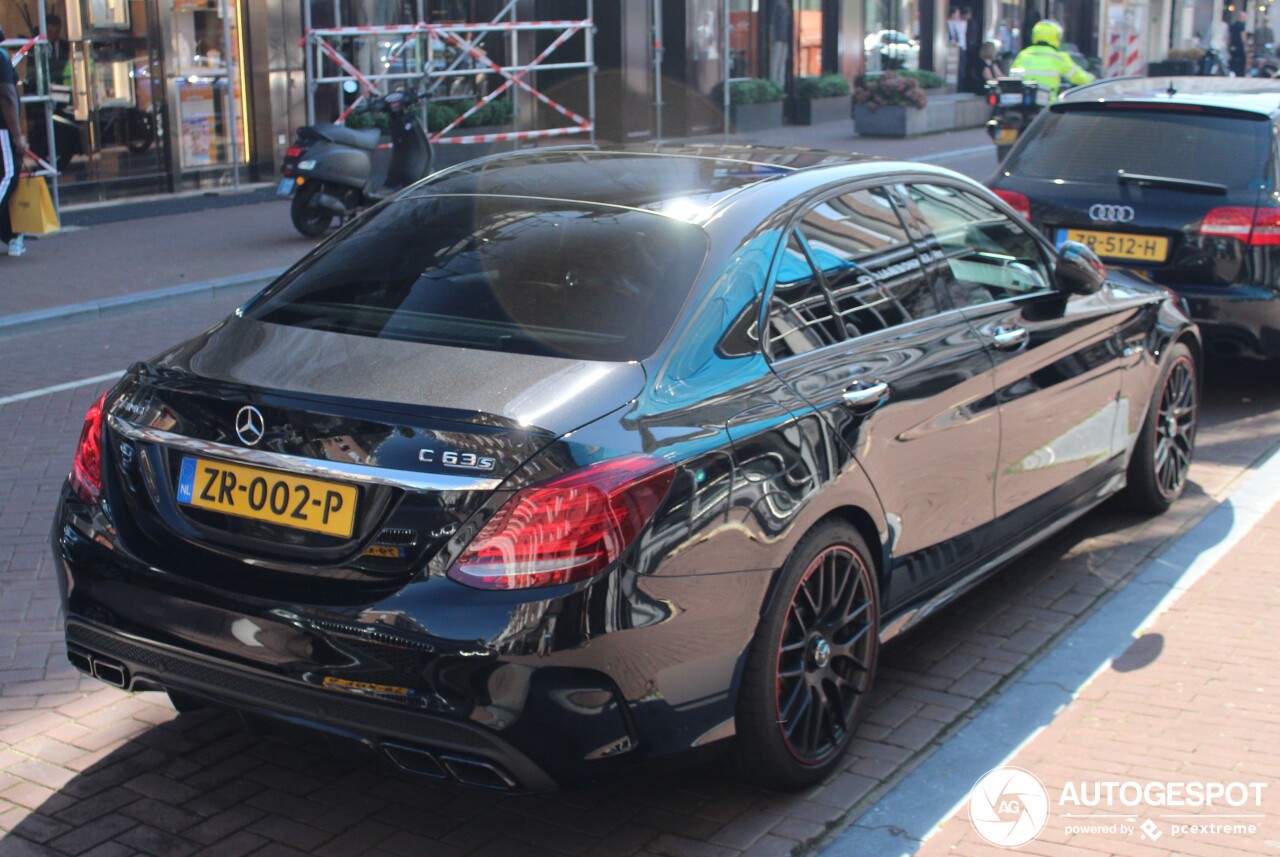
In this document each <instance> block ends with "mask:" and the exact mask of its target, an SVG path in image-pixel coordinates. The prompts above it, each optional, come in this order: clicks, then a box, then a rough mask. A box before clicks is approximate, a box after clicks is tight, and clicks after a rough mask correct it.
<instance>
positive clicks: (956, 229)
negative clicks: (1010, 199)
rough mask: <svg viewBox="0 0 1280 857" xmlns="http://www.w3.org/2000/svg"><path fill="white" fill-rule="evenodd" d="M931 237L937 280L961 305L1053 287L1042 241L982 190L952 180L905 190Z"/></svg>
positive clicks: (981, 302)
mask: <svg viewBox="0 0 1280 857" xmlns="http://www.w3.org/2000/svg"><path fill="white" fill-rule="evenodd" d="M905 194H906V205H907V206H908V207H909V208H911V209H913V211H914V213H915V216H916V217H917V219H918V220H919V221H920V223H921V225H922V226H924V228H925V229H927V230H928V233H927V234H926V236H925V240H926V246H927V248H928V250H929V254H930V256H931V258H933V264H931V266H930V267H931V269H932V272H933V274H934V281H935V283H936V284H937V285H938V286H939V287H940V288H941V289H942V290H943V291H944V292H945V293H946V294H947V296H948V298H949V299H950V300H951V302H952V303H953V304H954V305H955V306H957V307H966V306H978V305H980V304H985V303H990V302H991V301H997V300H1006V299H1009V298H1015V297H1019V296H1021V295H1027V294H1034V293H1037V292H1043V291H1046V290H1048V289H1049V272H1048V268H1047V266H1046V264H1045V260H1044V254H1043V253H1042V251H1041V248H1040V245H1039V243H1038V242H1037V241H1036V240H1035V238H1034V237H1033V236H1032V235H1031V233H1030V232H1028V231H1027V230H1026V229H1025V228H1023V227H1022V226H1021V225H1019V224H1017V223H1015V222H1014V221H1012V220H1011V219H1010V218H1008V217H1007V216H1005V215H1004V214H1003V213H1002V212H1001V211H1000V210H999V209H998V208H996V207H995V206H994V205H993V204H991V203H990V202H989V201H987V200H985V199H983V198H982V197H981V196H979V195H978V194H976V193H972V192H970V191H966V190H962V189H960V188H957V187H952V186H950V185H935V184H912V185H908V186H907V187H906V189H905Z"/></svg>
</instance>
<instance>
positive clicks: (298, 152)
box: [284, 146, 306, 158]
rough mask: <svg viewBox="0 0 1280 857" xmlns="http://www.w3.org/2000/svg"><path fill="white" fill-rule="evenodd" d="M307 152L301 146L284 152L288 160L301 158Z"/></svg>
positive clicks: (292, 147) (291, 147)
mask: <svg viewBox="0 0 1280 857" xmlns="http://www.w3.org/2000/svg"><path fill="white" fill-rule="evenodd" d="M305 151H306V149H304V148H302V147H301V146H290V147H289V148H287V149H285V150H284V156H285V157H286V158H301V157H302V153H303V152H305Z"/></svg>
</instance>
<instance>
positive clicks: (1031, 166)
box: [988, 77, 1280, 358]
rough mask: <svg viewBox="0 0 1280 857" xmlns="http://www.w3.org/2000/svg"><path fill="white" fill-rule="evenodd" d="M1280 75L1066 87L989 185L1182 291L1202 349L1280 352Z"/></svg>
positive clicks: (1062, 233)
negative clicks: (1274, 77) (1275, 77)
mask: <svg viewBox="0 0 1280 857" xmlns="http://www.w3.org/2000/svg"><path fill="white" fill-rule="evenodd" d="M1277 140H1280V81H1276V80H1270V79H1265V80H1263V79H1246V78H1225V77H1173V78H1169V77H1160V78H1141V79H1136V80H1135V79H1119V80H1111V81H1099V82H1098V83H1094V84H1090V85H1088V86H1083V87H1078V88H1076V89H1071V90H1068V91H1067V92H1066V93H1064V94H1063V97H1062V98H1061V99H1059V100H1058V102H1057V103H1056V104H1052V105H1050V106H1049V108H1048V109H1047V110H1046V111H1045V112H1044V113H1043V114H1041V115H1040V116H1039V117H1037V118H1036V121H1035V122H1033V123H1032V124H1031V126H1030V127H1029V128H1028V129H1027V131H1026V133H1025V134H1023V135H1022V138H1021V139H1020V140H1019V141H1018V143H1017V144H1016V145H1015V146H1014V148H1013V150H1012V151H1011V152H1010V153H1009V156H1008V157H1007V158H1006V159H1005V161H1004V162H1003V163H1002V164H1001V165H1000V168H999V170H998V171H997V172H996V174H995V175H994V176H993V177H992V178H991V179H990V180H989V181H988V185H989V186H990V187H992V188H993V189H995V191H996V193H997V194H998V195H999V196H1001V197H1002V198H1003V199H1004V200H1005V201H1006V202H1008V203H1010V205H1012V206H1014V208H1016V209H1018V210H1019V211H1020V213H1022V215H1023V216H1024V217H1027V218H1028V219H1030V220H1031V222H1032V223H1034V224H1035V225H1036V226H1037V227H1039V228H1040V229H1041V230H1042V231H1043V232H1044V233H1045V234H1046V235H1047V236H1049V237H1050V238H1051V239H1052V240H1054V241H1055V242H1056V243H1059V244H1060V243H1061V242H1063V241H1067V240H1074V241H1083V242H1085V243H1087V244H1088V245H1089V246H1090V247H1092V248H1093V249H1094V250H1095V251H1096V252H1097V253H1098V255H1099V256H1101V257H1102V258H1103V260H1104V261H1105V262H1107V263H1108V264H1111V265H1123V266H1125V267H1127V268H1129V269H1131V270H1132V271H1133V273H1134V275H1135V276H1139V277H1142V278H1145V279H1148V280H1150V281H1151V282H1154V283H1160V284H1163V285H1166V286H1169V287H1170V288H1172V289H1174V290H1175V291H1176V292H1177V293H1178V294H1179V295H1181V296H1182V297H1183V298H1184V299H1185V301H1186V305H1187V307H1188V312H1189V314H1190V316H1191V317H1192V319H1194V320H1195V321H1196V322H1197V323H1198V324H1199V326H1200V328H1201V331H1202V333H1203V335H1204V340H1205V348H1206V349H1207V350H1208V351H1209V352H1210V353H1211V354H1220V355H1222V356H1231V357H1234V356H1246V357H1268V358H1274V357H1280V157H1278V155H1280V148H1278V147H1277Z"/></svg>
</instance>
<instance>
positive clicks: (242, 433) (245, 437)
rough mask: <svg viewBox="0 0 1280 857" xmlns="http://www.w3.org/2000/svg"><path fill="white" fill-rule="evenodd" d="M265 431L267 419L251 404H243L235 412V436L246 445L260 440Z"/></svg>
mask: <svg viewBox="0 0 1280 857" xmlns="http://www.w3.org/2000/svg"><path fill="white" fill-rule="evenodd" d="M266 431H267V421H266V420H264V419H263V418H262V411H259V410H258V409H257V408H255V407H254V406H253V405H245V406H244V407H243V408H241V409H240V410H239V411H238V412H237V413H236V436H237V437H239V438H240V440H241V441H242V442H244V443H245V444H247V445H248V446H253V445H254V444H255V443H257V442H258V441H260V440H262V436H263V435H264V434H266Z"/></svg>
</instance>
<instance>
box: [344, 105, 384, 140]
mask: <svg viewBox="0 0 1280 857" xmlns="http://www.w3.org/2000/svg"><path fill="white" fill-rule="evenodd" d="M390 123H391V117H390V116H388V115H387V114H385V113H383V112H382V111H381V110H360V109H356V110H353V111H351V115H350V116H348V117H347V121H346V122H345V123H344V124H345V125H346V127H348V128H350V129H351V130H353V131H363V130H365V129H366V128H377V129H378V130H379V131H381V132H382V133H383V134H386V133H387V128H388V127H390Z"/></svg>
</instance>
